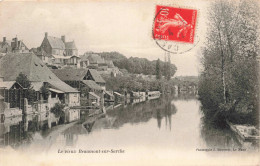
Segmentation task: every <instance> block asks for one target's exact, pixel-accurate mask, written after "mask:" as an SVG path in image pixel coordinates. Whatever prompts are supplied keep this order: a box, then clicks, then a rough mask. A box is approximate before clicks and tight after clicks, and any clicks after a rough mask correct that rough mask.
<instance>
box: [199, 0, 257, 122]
mask: <svg viewBox="0 0 260 166" xmlns="http://www.w3.org/2000/svg"><path fill="white" fill-rule="evenodd" d="M258 11H259V6H258V4H257V2H256V1H245V0H242V1H240V2H239V3H234V1H215V2H213V3H211V6H210V9H209V22H208V26H209V28H208V29H209V31H208V33H207V40H206V44H205V48H203V51H202V54H203V58H202V64H203V71H202V73H201V76H200V81H199V96H200V100H201V102H202V105H203V106H204V107H205V106H206V107H211V108H213V109H207V111H206V112H204V114H205V115H207V114H208V115H209V116H210V117H215V115H216V116H217V115H223V114H225V116H226V117H227V118H229V119H232V118H233V119H234V116H233V117H231V115H234V114H233V113H232V112H234V111H235V112H236V115H238V114H241V113H242V112H245V111H247V112H253V114H259V111H258V104H257V103H258V96H259V95H258V94H259V82H258V77H259V76H258V72H257V68H258V63H257V60H256V57H257V56H259V52H258V51H259V47H258V46H259V33H258V25H259V19H258V18H259V12H258ZM245 109H246V110H245ZM212 115H213V116H212ZM219 117H223V116H219ZM252 117H253V116H252ZM252 117H251V119H247V120H248V122H249V123H251V122H252V123H258V122H257V121H254V120H253V119H252Z"/></svg>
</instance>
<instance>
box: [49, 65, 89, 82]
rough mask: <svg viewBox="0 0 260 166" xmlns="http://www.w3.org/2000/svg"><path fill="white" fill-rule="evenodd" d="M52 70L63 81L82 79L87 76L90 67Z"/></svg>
mask: <svg viewBox="0 0 260 166" xmlns="http://www.w3.org/2000/svg"><path fill="white" fill-rule="evenodd" d="M52 72H53V73H54V74H56V76H57V77H58V78H59V79H61V80H62V81H80V80H83V78H84V77H85V76H86V74H87V72H88V69H71V68H70V69H54V70H52Z"/></svg>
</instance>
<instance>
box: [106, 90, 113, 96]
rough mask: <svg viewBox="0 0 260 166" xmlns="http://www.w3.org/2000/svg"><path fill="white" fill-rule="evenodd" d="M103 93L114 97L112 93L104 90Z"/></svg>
mask: <svg viewBox="0 0 260 166" xmlns="http://www.w3.org/2000/svg"><path fill="white" fill-rule="evenodd" d="M105 93H106V94H107V95H109V96H114V95H113V94H112V93H110V92H109V91H106V90H105Z"/></svg>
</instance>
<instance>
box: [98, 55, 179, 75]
mask: <svg viewBox="0 0 260 166" xmlns="http://www.w3.org/2000/svg"><path fill="white" fill-rule="evenodd" d="M98 54H99V55H100V56H101V57H102V58H104V59H105V60H112V61H113V63H114V65H115V66H116V67H118V68H119V69H126V70H127V71H128V72H129V73H133V74H141V73H142V74H145V75H156V62H157V60H154V61H149V60H148V59H146V58H137V57H130V58H126V57H125V56H124V55H122V54H120V53H118V52H102V53H98ZM165 64H166V62H162V61H161V62H160V66H165ZM166 70H167V71H166ZM176 71H177V68H176V66H175V65H174V64H169V66H168V67H167V69H165V68H162V69H161V73H169V74H168V76H169V77H171V76H174V74H175V73H176Z"/></svg>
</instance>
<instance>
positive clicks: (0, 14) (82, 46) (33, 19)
mask: <svg viewBox="0 0 260 166" xmlns="http://www.w3.org/2000/svg"><path fill="white" fill-rule="evenodd" d="M172 2H173V3H165V4H164V5H170V6H175V7H184V8H185V7H186V6H188V7H189V8H193V9H197V10H198V21H197V29H196V31H195V33H196V35H197V36H199V38H200V43H199V44H198V45H197V46H196V47H195V48H194V49H192V50H191V51H189V52H187V53H185V54H180V55H176V54H171V62H172V63H174V64H175V65H176V66H177V68H178V71H177V73H176V75H198V70H199V66H200V62H199V57H200V47H201V46H202V45H203V39H204V33H205V29H206V28H205V27H206V23H205V22H206V15H205V13H206V6H207V3H206V2H205V1H203V2H200V3H199V2H198V1H196V3H194V2H193V1H181V2H180V1H172ZM156 4H157V3H155V2H87V3H86V2H84V3H83V2H81V3H79V2H77V3H75V2H74V3H73V2H67V3H64V2H63V3H50V2H40V3H39V2H38V3H36V2H26V4H25V3H21V2H20V3H18V2H5V3H3V2H0V25H1V28H0V37H1V38H2V37H4V36H6V37H7V40H11V39H12V38H13V37H15V36H16V35H17V37H18V39H21V40H23V41H24V43H25V44H26V45H27V47H29V48H32V47H38V46H40V44H41V42H42V40H43V38H44V33H45V32H48V34H49V35H50V36H55V37H60V36H61V35H66V41H71V40H74V41H75V42H76V46H77V48H78V49H79V53H80V54H83V53H84V52H86V51H94V52H102V51H118V52H120V53H122V54H124V55H125V56H127V57H131V56H133V57H142V58H147V59H149V60H156V59H158V58H160V59H161V60H164V54H165V52H164V51H163V50H162V49H161V48H159V47H158V46H157V45H156V44H155V41H154V40H153V39H152V26H153V19H154V16H155V6H156ZM160 4H161V5H162V3H160ZM177 4H178V5H177Z"/></svg>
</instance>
